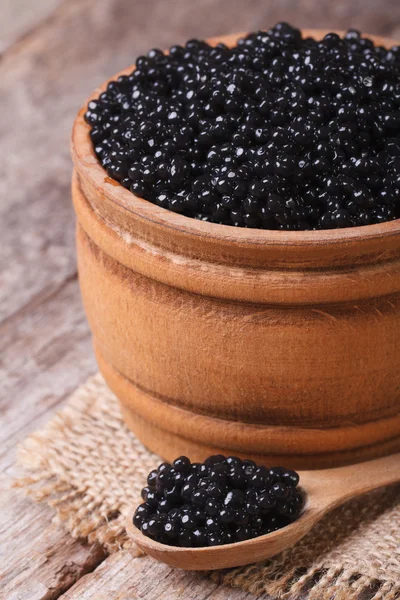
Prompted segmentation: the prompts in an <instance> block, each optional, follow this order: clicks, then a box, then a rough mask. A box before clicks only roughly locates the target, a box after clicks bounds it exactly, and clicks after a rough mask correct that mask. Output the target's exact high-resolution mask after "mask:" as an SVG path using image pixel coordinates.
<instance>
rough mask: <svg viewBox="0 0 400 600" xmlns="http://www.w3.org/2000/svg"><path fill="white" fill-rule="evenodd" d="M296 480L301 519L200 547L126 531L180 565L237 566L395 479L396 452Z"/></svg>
mask: <svg viewBox="0 0 400 600" xmlns="http://www.w3.org/2000/svg"><path fill="white" fill-rule="evenodd" d="M299 474H300V482H301V485H302V488H303V491H304V492H305V494H306V502H305V507H304V510H303V513H302V515H301V516H300V518H299V519H298V520H297V521H295V522H294V523H291V524H290V525H287V526H286V527H283V528H282V529H278V531H274V532H273V533H269V534H267V535H263V536H260V537H257V538H253V539H251V540H246V541H244V542H237V543H235V544H225V545H223V546H211V547H205V548H180V547H177V546H167V545H165V544H160V543H158V542H155V541H154V540H151V539H150V538H148V537H146V536H144V535H143V534H142V533H141V532H140V531H139V530H138V529H137V528H136V527H135V526H134V525H133V523H132V519H129V521H128V523H127V531H128V533H129V535H130V536H131V538H132V539H133V541H134V542H135V543H136V544H137V545H138V546H139V547H140V548H141V549H142V550H143V551H144V552H145V553H146V554H149V555H150V556H152V557H153V558H156V559H157V560H160V561H162V562H165V563H166V564H167V565H170V566H171V567H179V568H180V569H187V570H196V571H208V570H211V569H224V568H227V567H237V566H240V565H247V564H249V563H255V562H257V561H261V560H264V559H266V558H269V557H270V556H274V555H275V554H278V553H279V552H282V550H285V549H286V548H289V547H290V546H293V544H294V543H295V542H297V541H298V540H300V538H302V537H303V536H304V535H305V534H306V533H308V532H309V531H310V529H312V527H314V525H315V524H316V523H317V522H318V521H319V520H320V519H321V517H323V516H324V515H325V514H326V513H327V512H328V511H330V510H331V509H333V508H335V507H336V506H339V505H340V504H343V503H344V502H346V500H349V499H350V498H354V497H355V496H359V495H361V494H364V493H366V492H370V491H371V490H375V489H377V488H380V487H383V486H385V485H389V484H391V483H396V482H399V481H400V454H393V455H392V456H386V457H384V458H378V459H376V460H372V461H369V462H364V463H360V464H356V465H351V466H348V467H340V468H337V469H324V470H323V471H302V472H300V473H299Z"/></svg>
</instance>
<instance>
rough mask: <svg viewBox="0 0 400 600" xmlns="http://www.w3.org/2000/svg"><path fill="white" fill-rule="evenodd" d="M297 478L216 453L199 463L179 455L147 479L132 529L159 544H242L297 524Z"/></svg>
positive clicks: (291, 473)
mask: <svg viewBox="0 0 400 600" xmlns="http://www.w3.org/2000/svg"><path fill="white" fill-rule="evenodd" d="M298 483H299V476H298V474H297V473H296V472H295V471H292V470H291V469H285V468H283V467H273V468H271V469H267V468H266V467H258V466H257V465H256V463H255V462H254V461H252V460H241V459H240V458H237V457H235V456H230V457H228V458H225V456H223V455H221V454H216V455H213V456H210V457H208V458H207V459H206V460H205V461H204V463H191V462H190V460H189V459H188V458H187V457H186V456H180V457H179V458H177V459H176V460H174V462H173V463H172V464H169V463H162V464H161V465H160V466H159V467H158V469H154V470H153V471H151V472H150V473H149V475H148V477H147V486H146V487H145V488H143V490H142V498H143V500H145V502H144V503H143V504H140V506H138V508H137V509H136V512H135V515H134V517H133V523H134V525H135V526H136V527H137V528H138V529H140V530H141V532H142V533H143V534H144V535H146V536H148V537H150V538H152V539H154V540H156V541H158V542H161V543H163V544H169V545H174V546H183V547H202V546H214V545H221V544H230V543H233V542H240V541H244V540H246V539H249V538H253V537H257V536H260V535H264V534H266V533H270V532H271V531H275V530H276V529H279V528H281V527H284V526H285V525H288V524H289V523H291V522H292V521H294V520H295V519H297V518H298V517H299V515H300V513H301V511H302V508H303V503H304V502H303V495H302V492H301V491H300V490H299V489H298V487H297V486H298Z"/></svg>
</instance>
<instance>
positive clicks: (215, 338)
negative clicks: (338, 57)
mask: <svg viewBox="0 0 400 600" xmlns="http://www.w3.org/2000/svg"><path fill="white" fill-rule="evenodd" d="M309 33H310V32H307V34H309ZM311 33H313V34H314V35H315V36H316V37H317V36H321V35H324V33H325V32H311ZM236 38H237V36H229V37H224V38H219V40H217V41H221V40H222V41H225V43H228V44H233V43H234V42H235V40H236ZM214 41H215V40H214ZM375 41H377V42H378V43H381V44H382V43H384V44H386V45H389V44H393V43H394V42H390V41H389V40H382V39H381V38H380V39H377V38H375ZM131 70H132V67H130V68H129V69H126V70H125V71H123V72H122V73H128V72H130V71H131ZM113 79H114V78H113ZM105 86H106V84H104V85H103V86H102V87H101V88H99V89H97V90H96V91H95V92H94V94H93V96H92V97H96V96H97V95H98V94H99V92H100V91H103V90H104V88H105ZM85 106H86V103H85ZM84 111H85V107H83V108H82V110H81V111H80V113H79V115H78V117H77V119H76V121H75V125H74V129H73V136H72V154H73V160H74V164H75V173H74V176H73V184H72V191H73V201H74V205H75V210H76V214H77V217H78V228H77V245H78V267H79V277H80V285H81V290H82V297H83V302H84V305H85V309H86V313H87V317H88V319H89V323H90V327H91V329H92V332H93V338H94V346H95V351H96V356H97V360H98V363H99V366H100V369H101V371H102V373H103V375H104V377H105V379H106V381H107V383H108V385H109V386H110V388H111V389H112V390H113V391H114V392H115V394H116V395H117V396H118V398H119V400H120V401H121V406H122V410H123V413H124V417H125V419H126V422H127V424H128V425H129V427H130V428H131V429H132V430H133V431H134V432H135V433H136V434H137V436H138V437H139V438H140V439H141V440H142V441H143V443H144V444H145V445H146V446H148V447H149V448H150V449H151V450H153V451H154V452H157V453H158V454H160V455H161V456H162V457H164V458H165V459H169V460H171V459H173V458H175V457H176V456H178V455H180V454H187V455H188V456H190V458H191V459H192V460H201V459H204V457H205V456H207V455H209V454H212V453H216V452H222V453H226V454H237V455H239V456H245V457H252V458H254V459H256V460H257V461H259V462H261V463H268V464H271V463H273V464H279V463H281V464H285V465H287V466H292V467H295V468H306V469H310V468H317V467H318V468H319V467H329V466H333V465H341V464H345V463H350V462H356V461H361V460H366V459H369V458H372V457H376V456H379V455H384V454H388V453H390V452H395V451H399V450H400V368H399V359H400V220H396V221H391V222H388V223H384V224H380V225H371V226H365V227H355V228H349V229H341V230H328V231H301V232H280V231H263V230H256V229H241V228H234V227H229V226H225V225H218V224H213V223H206V222H202V221H197V220H194V219H190V218H188V217H184V216H181V215H177V214H175V213H173V212H170V211H168V210H165V209H163V208H160V207H158V206H156V205H154V204H151V203H150V202H147V201H146V200H143V199H141V198H137V197H135V196H134V195H133V194H131V193H130V192H129V191H127V190H126V189H124V188H123V187H122V186H121V185H119V184H118V183H117V182H116V181H113V180H112V179H110V178H109V177H107V174H106V172H105V171H104V170H103V168H102V167H101V166H100V164H99V163H98V161H97V159H96V156H95V154H94V152H93V149H92V145H91V141H90V138H89V126H88V125H87V124H86V123H85V122H84V119H83V114H84Z"/></svg>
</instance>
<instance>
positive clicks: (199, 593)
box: [60, 551, 255, 600]
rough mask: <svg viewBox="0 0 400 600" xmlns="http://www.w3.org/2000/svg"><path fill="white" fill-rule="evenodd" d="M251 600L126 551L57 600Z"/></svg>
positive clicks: (201, 575)
mask: <svg viewBox="0 0 400 600" xmlns="http://www.w3.org/2000/svg"><path fill="white" fill-rule="evenodd" d="M94 598H95V599H96V600H110V598H113V599H114V600H117V598H118V600H133V599H134V598H140V600H178V599H184V600H206V599H207V598H213V600H228V599H229V600H254V599H255V596H253V595H252V594H248V593H246V592H244V591H242V590H239V589H234V588H228V587H226V586H221V585H218V584H216V583H213V582H212V581H210V580H209V579H208V578H207V577H206V576H205V575H204V574H200V573H199V574H197V573H188V572H185V571H181V570H179V569H170V568H169V567H167V566H166V565H163V564H161V563H157V562H155V561H153V560H152V559H151V558H149V557H146V556H142V557H140V558H135V559H133V558H132V556H131V555H130V554H129V552H128V551H123V552H118V554H114V555H112V556H109V557H108V558H107V559H106V560H105V561H104V562H103V563H102V564H101V565H100V566H99V567H98V568H97V569H96V570H95V571H94V572H93V573H91V574H90V575H86V576H84V577H82V578H81V579H80V580H79V581H78V582H77V583H76V584H75V585H74V586H73V587H72V588H71V589H70V590H68V591H67V592H66V593H65V594H63V595H62V596H61V598H60V600H93V599H94Z"/></svg>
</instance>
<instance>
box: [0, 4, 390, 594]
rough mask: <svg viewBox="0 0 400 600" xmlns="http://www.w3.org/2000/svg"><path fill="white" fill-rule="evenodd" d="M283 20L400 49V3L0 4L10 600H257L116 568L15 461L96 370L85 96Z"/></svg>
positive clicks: (2, 358)
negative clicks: (83, 187) (78, 231)
mask: <svg viewBox="0 0 400 600" xmlns="http://www.w3.org/2000/svg"><path fill="white" fill-rule="evenodd" d="M278 20H287V21H290V22H292V23H294V24H297V25H298V26H307V27H324V28H347V27H350V26H352V27H357V28H360V29H362V30H363V31H367V32H370V33H375V34H382V35H385V36H392V37H394V38H396V36H397V37H398V38H400V1H399V0H380V1H379V2H377V1H376V0H347V1H346V0H279V1H277V0H35V1H33V0H0V58H1V60H0V147H1V154H0V155H1V159H0V199H1V201H0V214H1V217H0V382H1V387H0V411H1V421H0V544H1V547H0V556H1V557H2V560H1V562H0V598H1V600H17V599H18V600H55V599H56V598H62V599H65V600H66V599H69V600H77V599H81V600H86V599H89V598H93V599H95V600H102V599H104V600H110V599H111V598H113V599H116V598H118V599H119V600H128V599H133V598H142V599H145V600H156V599H158V600H162V599H164V600H174V599H175V598H185V599H188V600H189V599H190V598H196V599H198V600H202V599H205V598H210V597H212V598H214V599H215V600H222V599H224V598H230V599H232V600H245V599H247V600H250V598H253V596H251V595H250V594H245V593H243V592H240V591H237V590H236V591H229V592H228V591H227V590H226V588H224V587H222V586H218V585H217V584H214V583H211V582H210V581H209V580H207V579H206V578H204V577H203V576H200V575H199V576H193V575H187V574H185V573H183V572H179V571H174V572H173V571H171V570H170V569H169V568H167V567H164V566H163V565H156V564H155V563H153V562H152V561H151V560H150V559H148V558H141V559H136V560H132V559H131V558H130V557H129V555H128V554H127V553H126V552H121V553H118V554H117V555H114V556H111V557H106V556H105V555H104V553H103V552H102V550H101V549H100V548H98V547H91V546H88V545H86V544H84V543H81V542H78V541H74V540H72V539H71V537H70V536H69V535H67V534H66V533H65V532H64V531H63V529H62V528H61V527H59V526H58V525H57V524H55V523H53V522H52V511H51V510H50V509H48V508H47V507H46V506H40V505H35V504H33V503H32V502H30V501H28V500H26V499H25V498H24V497H23V494H22V493H20V492H16V491H15V490H13V489H11V488H10V479H11V477H12V476H13V475H14V474H15V466H14V463H15V448H16V445H17V444H18V442H19V441H20V440H22V439H23V438H25V437H26V435H27V434H28V433H29V432H30V431H32V430H34V429H37V428H38V427H40V426H41V425H42V424H43V423H44V422H46V421H47V420H48V419H49V418H50V416H51V415H52V414H53V413H54V411H55V410H56V409H57V408H59V407H60V406H61V405H62V403H63V402H64V400H65V399H66V398H67V397H68V395H69V394H70V393H71V392H72V391H73V390H74V389H75V388H76V387H77V386H79V384H81V383H82V382H83V381H84V380H85V379H86V378H87V377H88V376H89V375H90V374H92V373H94V372H95V370H96V365H95V362H94V358H93V354H92V349H91V343H90V334H89V330H88V327H87V324H86V321H85V317H84V314H83V310H82V307H81V303H80V299H79V292H78V283H77V273H76V267H75V253H74V216H73V212H72V208H71V202H70V190H69V185H70V175H71V162H70V158H69V132H70V129H71V124H72V121H73V118H74V115H75V113H76V112H77V110H78V108H79V106H80V104H81V103H82V102H83V100H84V99H85V97H86V96H87V95H88V93H89V92H90V91H91V90H92V89H93V88H94V87H95V86H96V85H97V84H99V83H100V82H102V81H103V80H104V79H105V78H106V77H108V76H110V75H111V74H112V73H114V72H116V71H118V70H120V69H122V68H123V67H126V66H127V65H129V64H131V63H132V62H133V61H134V59H135V57H136V56H137V55H138V54H141V53H143V52H145V51H146V50H147V49H149V48H151V47H154V46H159V47H167V46H168V45H170V44H172V43H175V42H184V41H185V39H187V38H189V37H194V36H197V37H207V36H212V35H217V34H220V33H228V32H233V31H238V30H250V29H258V28H263V27H264V28H265V27H268V26H270V25H272V24H274V23H275V22H276V21H278Z"/></svg>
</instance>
